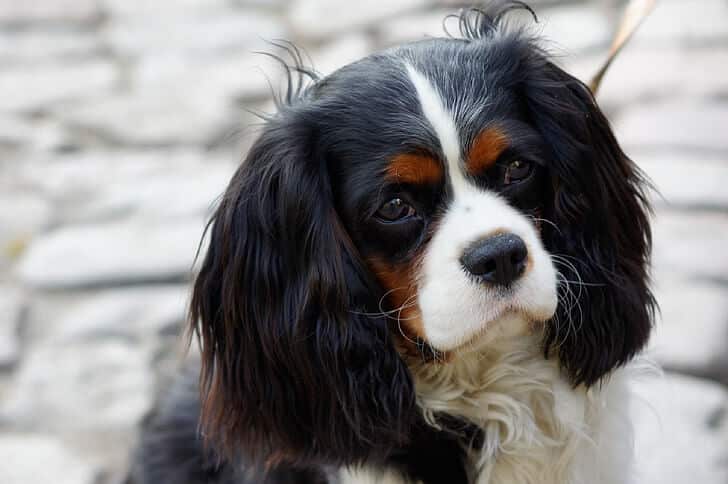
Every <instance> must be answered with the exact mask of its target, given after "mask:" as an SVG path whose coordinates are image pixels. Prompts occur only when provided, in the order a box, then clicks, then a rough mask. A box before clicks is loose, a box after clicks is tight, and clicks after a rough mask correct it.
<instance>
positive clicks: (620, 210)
mask: <svg viewBox="0 0 728 484" xmlns="http://www.w3.org/2000/svg"><path fill="white" fill-rule="evenodd" d="M501 13H502V12H501ZM501 13H494V14H489V13H487V12H479V11H476V12H471V13H469V14H468V13H466V14H464V16H463V18H462V20H461V27H462V29H463V33H464V35H465V38H464V39H434V40H428V41H423V42H417V43H413V44H408V45H405V46H402V47H400V48H397V49H393V50H390V51H387V52H384V53H382V54H377V55H373V56H370V57H367V58H365V59H363V60H361V61H359V62H356V63H354V64H351V65H349V66H346V67H344V68H342V69H340V70H339V71H337V72H335V73H334V74H332V75H331V76H329V77H327V78H324V79H321V80H317V81H315V82H314V83H313V84H312V85H311V86H309V87H307V88H305V89H303V90H301V92H299V93H297V95H295V96H292V98H291V99H290V100H289V102H287V103H286V104H285V105H283V106H281V107H280V111H279V112H278V113H277V114H276V115H274V116H273V117H272V118H271V119H270V120H269V121H268V122H267V124H266V126H265V129H264V130H263V132H262V134H261V136H260V137H259V139H258V140H257V141H256V142H255V144H254V145H253V147H252V148H251V150H250V152H249V154H248V156H247V158H246V160H245V162H244V163H243V165H242V166H241V167H240V169H239V170H238V172H237V173H236V174H235V176H234V177H233V179H232V181H231V183H230V185H229V187H228V189H227V191H226V193H225V195H224V197H223V199H222V202H221V203H220V206H219V208H218V209H217V211H216V213H215V215H214V217H213V220H212V225H211V237H210V246H209V249H208V251H207V254H206V256H205V260H204V263H203V265H202V268H201V271H200V274H199V276H198V277H197V280H196V282H195V287H194V293H193V299H192V321H193V325H194V328H195V330H196V331H197V332H198V334H199V335H200V337H201V340H202V344H203V352H202V354H203V374H202V393H203V397H204V398H203V415H202V419H203V428H204V429H205V430H206V431H207V433H208V435H210V436H211V438H212V439H213V440H214V441H215V442H216V444H217V445H219V446H220V447H221V448H224V449H226V450H227V451H229V452H236V451H239V450H240V449H241V448H246V449H248V450H247V451H248V452H251V453H255V457H256V458H262V459H266V460H268V461H269V462H270V461H271V460H276V459H278V460H289V461H299V462H303V461H311V460H327V461H331V460H333V461H338V462H353V461H356V460H357V459H361V458H364V457H371V456H372V453H373V452H382V453H386V452H387V449H389V448H391V447H392V446H395V445H399V444H401V443H402V442H404V441H406V439H407V437H408V433H409V429H410V428H411V426H412V424H413V423H414V422H416V421H417V420H418V418H419V417H418V413H417V410H416V407H415V390H414V388H413V382H412V379H411V377H410V374H409V372H408V369H407V366H406V364H405V362H404V359H403V358H402V353H401V352H402V351H425V350H427V351H430V350H432V351H433V352H434V353H442V354H445V355H447V357H448V358H458V357H459V356H460V355H461V354H462V353H463V352H465V351H472V349H473V348H477V350H478V351H487V350H488V347H489V346H491V345H498V344H499V341H500V339H501V337H510V338H513V337H516V338H517V337H519V336H520V335H522V334H525V333H526V332H529V331H540V332H542V334H543V352H544V357H545V358H558V360H559V362H560V365H561V367H562V369H563V370H564V372H565V374H566V375H568V376H569V377H570V378H571V380H572V382H573V383H574V384H586V385H591V384H594V383H596V382H597V381H598V380H599V379H600V378H602V377H603V376H604V375H606V374H608V373H609V372H610V371H611V370H612V369H613V368H615V367H616V366H618V365H620V364H623V363H624V362H626V361H628V360H629V359H630V358H631V357H632V356H633V355H634V354H635V352H637V351H638V350H639V349H640V348H641V347H642V346H643V345H644V343H645V341H646V339H647V336H648V333H649V328H650V321H651V311H652V296H651V294H650V292H649V289H648V287H647V267H646V264H647V258H648V255H649V242H650V235H649V227H648V221H647V216H646V208H645V206H646V205H645V200H644V196H643V194H642V191H641V185H642V180H641V178H640V175H639V173H638V172H637V170H636V168H635V167H634V166H633V164H632V162H631V161H630V160H629V159H628V158H627V157H626V156H625V155H624V153H623V152H622V151H621V149H620V148H619V145H618V144H617V142H616V140H615V139H614V136H613V134H612V132H611V129H610V128H609V125H608V123H607V121H606V119H605V118H604V116H603V114H602V113H601V112H600V110H599V109H598V107H597V106H596V104H595V102H594V99H593V98H592V96H591V94H590V93H589V91H588V89H587V88H586V87H585V86H584V85H583V84H582V83H581V82H579V81H578V80H576V79H574V78H573V77H571V76H569V75H568V74H566V73H565V72H564V71H562V70H561V69H559V68H558V67H556V66H555V65H553V64H552V63H550V62H549V61H548V59H547V58H546V56H545V55H544V54H543V53H542V51H540V50H539V49H538V48H537V47H536V46H535V44H534V43H533V42H532V41H531V40H530V39H529V38H528V37H527V36H526V35H524V34H523V33H522V32H519V31H515V32H510V33H509V32H508V31H506V30H505V29H503V28H502V27H501V26H500V25H499V24H498V19H499V18H500V17H501ZM491 347H492V346H491ZM433 364H434V363H433Z"/></svg>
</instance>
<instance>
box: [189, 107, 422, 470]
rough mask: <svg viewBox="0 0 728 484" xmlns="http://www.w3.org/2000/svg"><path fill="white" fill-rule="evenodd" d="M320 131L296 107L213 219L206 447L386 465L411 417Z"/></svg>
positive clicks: (281, 458) (195, 323)
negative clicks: (338, 206)
mask: <svg viewBox="0 0 728 484" xmlns="http://www.w3.org/2000/svg"><path fill="white" fill-rule="evenodd" d="M314 126H315V116H309V114H307V106H306V105H305V101H302V100H300V99H299V100H298V101H296V102H295V103H294V104H293V105H290V103H289V104H288V105H286V106H284V107H283V108H282V109H281V111H280V112H279V114H278V115H276V116H275V117H274V118H272V119H271V120H270V121H269V122H268V123H267V125H266V127H265V129H264V131H263V133H262V135H261V136H260V138H259V139H258V140H257V141H256V142H255V144H254V145H253V147H252V148H251V150H250V152H249V154H248V156H247V159H246V160H245V161H244V163H243V164H242V166H241V167H240V168H239V170H238V172H237V173H236V174H235V175H234V177H233V179H232V181H231V182H230V185H229V186H228V188H227V190H226V192H225V195H224V197H223V198H222V201H221V203H220V205H219V207H218V208H217V210H216V211H215V213H214V215H213V219H212V222H211V225H210V245H209V249H208V251H207V253H206V255H205V258H204V261H203V263H202V267H201V270H200V273H199V275H198V276H197V278H196V280H195V283H194V288H193V295H192V301H191V310H190V323H191V327H192V329H193V331H194V332H195V333H196V334H197V336H198V338H199V340H200V343H201V348H202V364H203V366H202V372H201V399H202V415H201V428H202V432H203V435H204V436H205V438H206V439H207V441H208V443H209V444H211V445H212V446H213V447H215V448H216V449H219V451H220V452H221V453H223V454H225V455H228V456H231V455H234V454H236V452H238V451H239V450H240V449H245V451H246V452H247V453H248V454H249V455H248V457H249V458H253V459H254V460H255V461H257V462H261V463H263V464H264V465H272V464H274V463H276V462H290V463H296V462H308V463H310V462H316V461H327V462H340V463H345V464H348V463H354V462H357V461H359V460H361V459H363V458H364V457H371V456H374V455H378V454H380V453H381V454H383V453H386V452H387V451H388V449H389V448H390V447H392V446H395V445H400V444H402V442H403V441H404V440H405V436H406V435H407V434H408V428H409V426H410V424H411V423H412V420H413V418H414V415H415V412H414V411H413V410H414V391H413V388H412V382H411V380H410V375H409V373H408V371H407V368H406V367H405V365H404V363H403V362H402V360H401V359H400V357H399V355H398V354H397V352H396V350H395V349H394V346H393V343H392V341H390V334H389V330H388V328H387V319H386V317H385V316H384V315H379V311H378V309H377V301H378V300H379V297H380V296H381V294H380V292H381V291H380V289H379V288H378V287H377V286H376V284H374V283H373V282H372V280H371V278H370V275H369V274H368V272H366V271H365V269H364V265H363V264H362V263H361V261H360V260H359V257H358V256H357V251H356V249H355V248H354V247H353V244H352V243H351V241H350V240H349V238H348V235H347V234H346V232H345V229H344V228H343V227H342V225H341V223H340V221H339V220H338V217H337V214H336V210H335V209H334V206H333V202H332V194H331V188H330V184H329V180H328V174H327V166H326V165H327V163H326V160H325V159H324V158H323V156H322V155H321V154H320V153H318V152H317V151H316V149H315V147H314V146H315V143H314V142H313V139H314V137H315V127H314Z"/></svg>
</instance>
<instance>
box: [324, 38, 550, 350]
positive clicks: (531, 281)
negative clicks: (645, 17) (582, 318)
mask: <svg viewBox="0 0 728 484" xmlns="http://www.w3.org/2000/svg"><path fill="white" fill-rule="evenodd" d="M497 55H500V52H499V51H498V49H497V48H494V47H493V45H491V44H477V43H470V42H465V41H462V40H449V41H443V40H438V41H431V42H421V43H418V44H414V45H412V46H407V47H404V48H401V49H399V50H397V51H394V52H392V53H390V54H389V55H385V56H380V57H375V58H372V59H365V60H364V61H362V62H360V63H358V64H355V65H352V66H349V67H347V68H345V69H343V70H342V71H341V72H339V73H338V74H336V75H334V76H333V78H332V79H330V80H327V81H324V83H323V84H324V85H323V86H321V87H319V88H318V89H316V93H315V95H316V96H317V97H318V99H319V102H320V103H321V104H320V105H319V109H320V110H321V111H323V112H325V113H327V115H326V116H322V118H323V119H322V120H321V121H320V123H321V124H323V126H322V127H320V128H319V129H320V130H321V132H324V133H326V135H327V138H328V142H329V143H331V144H330V146H326V147H325V148H326V152H327V155H326V158H327V163H328V170H329V173H330V177H331V184H332V189H333V190H334V206H335V208H336V210H337V215H338V216H339V217H340V218H341V220H342V223H343V225H344V227H345V229H346V231H347V233H348V235H349V237H350V238H351V239H352V241H353V243H354V245H355V246H356V248H357V249H358V252H359V254H360V256H361V258H362V259H363V260H364V261H365V263H366V265H367V266H368V268H369V269H370V270H371V272H372V273H373V274H374V275H375V276H376V279H377V281H378V282H379V284H380V285H381V287H382V288H383V289H384V291H385V294H384V296H385V297H384V299H383V301H382V308H381V309H382V311H385V312H386V313H387V314H388V315H389V316H390V319H391V320H392V321H393V323H394V324H393V325H392V326H394V327H395V328H396V329H397V331H398V333H399V334H398V336H401V337H402V338H403V340H404V342H403V344H404V346H405V347H407V346H415V347H416V348H415V349H416V350H422V351H425V352H426V351H428V350H430V349H431V350H434V351H436V352H439V353H444V354H448V355H449V356H450V357H451V358H456V357H457V354H456V353H457V352H458V350H462V349H464V348H470V347H471V346H472V345H473V344H474V343H476V342H477V343H480V344H478V345H477V346H482V343H483V342H484V341H488V340H492V339H493V338H494V337H495V336H496V335H498V336H501V335H503V334H507V335H508V334H510V335H512V334H518V333H523V332H525V331H527V330H528V325H529V323H533V322H543V321H547V320H548V319H550V318H551V317H552V316H553V315H554V312H555V310H556V305H557V304H556V302H557V293H556V286H557V280H556V272H555V270H554V267H553V265H552V261H551V259H550V257H549V256H548V253H547V251H546V249H545V248H544V245H543V242H542V240H541V237H540V234H539V227H540V225H541V223H542V220H543V219H542V218H541V217H542V214H543V212H544V209H545V208H547V207H546V205H547V193H548V190H549V183H550V182H549V172H548V164H549V156H550V155H549V150H548V146H547V144H546V141H545V139H544V138H543V136H542V135H541V134H540V133H539V132H538V130H537V127H536V126H534V125H533V122H532V121H531V120H530V119H529V116H528V108H527V106H526V105H525V103H524V100H523V98H522V96H520V95H519V92H518V90H517V87H516V86H514V85H513V82H514V80H513V79H510V78H507V77H506V78H504V77H503V76H502V75H500V74H499V73H498V71H497V70H496V74H492V73H489V72H488V70H484V68H483V66H486V65H490V66H491V67H497V66H496V65H495V64H496V63H497V62H499V61H500V60H499V59H497V58H496V56H497ZM455 67H456V68H455ZM383 93H386V94H383ZM338 106H342V107H338ZM343 106H346V107H345V108H343ZM476 340H477V341H476ZM425 356H427V355H425Z"/></svg>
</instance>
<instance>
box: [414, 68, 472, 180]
mask: <svg viewBox="0 0 728 484" xmlns="http://www.w3.org/2000/svg"><path fill="white" fill-rule="evenodd" d="M407 72H408V73H409V76H410V80H411V81H412V84H413V85H414V86H415V90H416V91H417V97H418V98H419V101H420V105H421V106H422V113H423V114H424V115H425V118H427V121H429V122H430V125H432V128H433V129H434V130H435V134H437V137H438V139H439V140H440V145H441V146H442V151H443V154H444V155H445V159H446V160H447V165H448V171H449V173H450V181H451V182H452V184H453V187H459V186H463V185H464V184H465V177H464V176H463V174H462V172H461V171H460V139H459V137H458V130H457V128H456V127H455V121H454V119H453V117H452V114H451V113H450V112H449V111H448V109H447V108H446V107H445V104H444V103H443V102H442V98H441V96H440V93H439V92H437V89H436V88H435V86H433V85H432V84H431V83H430V81H429V80H428V79H427V78H426V77H425V76H424V75H423V74H421V73H419V72H417V71H416V70H415V68H414V67H412V66H411V65H409V64H407Z"/></svg>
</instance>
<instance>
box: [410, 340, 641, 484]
mask: <svg viewBox="0 0 728 484" xmlns="http://www.w3.org/2000/svg"><path fill="white" fill-rule="evenodd" d="M494 346H495V345H494ZM409 364H410V367H411V370H412V372H413V375H414V378H415V383H416V387H417V393H418V401H419V405H420V406H421V408H422V410H423V412H424V414H425V417H426V418H427V419H428V421H429V422H430V423H431V424H433V425H435V426H436V425H437V422H436V419H435V414H437V413H446V414H450V415H455V416H458V417H462V418H465V419H467V420H468V421H470V422H472V423H474V424H476V425H478V426H480V427H481V428H482V429H483V430H484V434H485V438H484V442H483V445H482V446H480V447H478V448H471V449H469V451H468V452H469V456H470V460H471V464H472V465H471V482H475V483H478V484H587V483H588V484H625V483H628V482H629V476H630V475H631V469H632V454H633V451H632V440H633V439H632V426H631V424H630V422H629V418H628V417H629V412H628V406H629V401H628V398H629V392H628V385H627V372H626V371H624V370H619V371H616V372H614V374H612V375H611V376H610V378H609V379H608V380H606V381H605V382H604V383H603V384H602V385H601V386H599V387H594V388H591V389H589V390H587V389H585V388H583V387H577V388H572V387H571V386H570V385H569V384H568V382H567V381H566V380H565V379H564V377H563V376H562V375H561V373H560V371H559V369H558V365H557V364H556V362H555V361H550V360H545V359H544V358H543V354H542V353H541V350H540V347H539V345H538V343H537V341H536V340H535V339H531V338H519V339H518V340H517V341H516V340H512V341H507V342H503V344H502V345H498V348H497V349H496V350H493V347H492V346H491V348H490V349H489V350H488V351H483V352H477V353H476V352H473V353H471V354H469V355H465V356H460V357H458V359H457V361H454V362H448V363H439V364H435V363H432V362H427V363H424V362H422V361H419V362H418V361H414V360H413V361H411V362H409Z"/></svg>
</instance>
